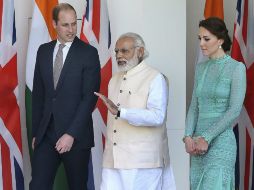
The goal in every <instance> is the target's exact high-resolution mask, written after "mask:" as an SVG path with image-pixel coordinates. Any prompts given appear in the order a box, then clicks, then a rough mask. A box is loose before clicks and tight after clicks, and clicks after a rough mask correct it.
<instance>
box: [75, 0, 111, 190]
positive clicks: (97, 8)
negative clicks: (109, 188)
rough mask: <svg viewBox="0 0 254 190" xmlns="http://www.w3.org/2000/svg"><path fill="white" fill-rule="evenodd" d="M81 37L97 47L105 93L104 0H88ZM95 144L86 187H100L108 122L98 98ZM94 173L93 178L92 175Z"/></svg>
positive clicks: (107, 30)
mask: <svg viewBox="0 0 254 190" xmlns="http://www.w3.org/2000/svg"><path fill="white" fill-rule="evenodd" d="M80 38H81V39H82V40H83V41H85V42H87V43H89V44H91V45H92V46H94V47H95V48H97V50H98V53H99V57H100V63H101V87H100V92H101V93H102V94H104V95H106V96H107V94H108V82H109V80H110V78H111V76H112V60H111V34H110V23H109V16H108V9H107V1H106V0H87V6H86V12H85V15H84V17H83V20H82V28H81V34H80ZM93 121H94V133H95V136H94V137H95V147H94V148H93V149H92V160H91V162H90V172H91V173H90V178H89V182H88V184H89V187H90V188H91V189H92V188H94V187H95V189H99V187H100V183H101V171H102V168H101V166H102V153H103V148H104V141H105V138H104V135H105V131H106V123H107V108H106V107H105V105H104V104H103V102H102V101H101V100H98V103H97V106H96V109H95V110H94V112H93ZM93 176H96V177H93Z"/></svg>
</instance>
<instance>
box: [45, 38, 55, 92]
mask: <svg viewBox="0 0 254 190" xmlns="http://www.w3.org/2000/svg"><path fill="white" fill-rule="evenodd" d="M55 45H56V40H54V41H52V42H51V43H49V48H48V52H47V55H46V56H45V60H46V61H45V65H46V67H48V68H46V70H47V71H48V72H46V75H47V76H46V79H48V80H49V88H50V89H51V90H52V91H54V80H53V53H54V48H55Z"/></svg>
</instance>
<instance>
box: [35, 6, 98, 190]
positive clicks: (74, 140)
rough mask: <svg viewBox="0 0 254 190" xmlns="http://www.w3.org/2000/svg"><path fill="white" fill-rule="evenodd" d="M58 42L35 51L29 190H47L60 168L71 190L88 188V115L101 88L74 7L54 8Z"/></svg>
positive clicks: (91, 137) (93, 52)
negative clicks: (81, 34)
mask: <svg viewBox="0 0 254 190" xmlns="http://www.w3.org/2000/svg"><path fill="white" fill-rule="evenodd" d="M53 26H54V28H55V29H56V32H57V40H54V41H51V42H49V43H46V44H43V45H41V46H40V47H39V49H38V52H37V58H36V66H35V73H34V82H33V92H32V125H33V128H32V134H33V141H32V143H33V144H32V146H33V148H34V154H33V158H32V180H31V182H30V190H51V189H52V188H53V183H54V178H55V175H56V171H57V169H58V167H59V165H60V163H61V162H63V164H64V168H65V170H66V175H67V179H68V184H69V188H70V189H71V190H79V189H80V190H81V189H82V190H85V189H87V186H86V182H87V178H88V162H89V157H90V151H91V147H93V146H94V135H93V123H92V112H93V110H94V107H95V105H96V101H97V98H96V96H95V95H94V94H93V92H96V91H98V90H99V86H100V63H99V57H98V52H97V50H96V49H95V48H94V47H92V46H90V45H88V44H86V43H84V42H82V41H81V40H79V39H78V38H77V37H76V33H77V16H76V11H75V10H74V8H73V7H72V6H71V5H69V4H67V3H61V4H59V5H57V6H56V7H55V8H54V9H53Z"/></svg>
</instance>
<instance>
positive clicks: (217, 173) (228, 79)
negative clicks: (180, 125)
mask: <svg viewBox="0 0 254 190" xmlns="http://www.w3.org/2000/svg"><path fill="white" fill-rule="evenodd" d="M198 36H199V39H200V47H201V50H202V53H203V54H204V55H205V56H207V57H208V58H209V59H208V60H207V61H204V62H201V63H199V64H197V65H196V71H195V82H194V88H193V94H192V100H191V104H190V107H189V111H188V114H187V119H186V129H185V137H184V139H183V140H184V142H185V148H186V152H187V153H189V154H190V156H191V168H190V184H191V190H235V179H234V175H235V174H234V172H235V161H236V149H237V146H236V140H235V136H234V133H233V126H232V124H233V122H234V120H235V119H236V118H237V117H238V115H239V114H240V112H241V108H242V105H243V101H244V96H245V91H246V68H245V65H244V64H243V63H241V62H237V61H236V60H234V59H232V58H231V57H230V56H229V55H227V54H226V53H225V52H226V51H228V50H230V46H231V40H230V38H229V35H228V30H227V28H226V26H225V23H224V21H223V20H221V19H219V18H216V17H210V18H208V19H205V20H202V21H200V23H199V35H198Z"/></svg>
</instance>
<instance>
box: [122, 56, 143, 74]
mask: <svg viewBox="0 0 254 190" xmlns="http://www.w3.org/2000/svg"><path fill="white" fill-rule="evenodd" d="M123 61H125V62H126V63H125V64H124V65H118V70H119V71H122V72H127V71H129V70H131V69H132V68H134V67H136V66H137V65H138V64H139V59H138V56H137V55H134V56H133V58H131V59H130V60H129V61H128V60H126V59H125V60H123Z"/></svg>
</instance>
